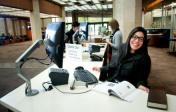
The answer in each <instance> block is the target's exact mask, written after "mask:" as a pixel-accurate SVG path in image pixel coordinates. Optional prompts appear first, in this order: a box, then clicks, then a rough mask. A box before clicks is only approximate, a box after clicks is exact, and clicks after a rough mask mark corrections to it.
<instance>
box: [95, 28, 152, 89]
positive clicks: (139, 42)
mask: <svg viewBox="0 0 176 112" xmlns="http://www.w3.org/2000/svg"><path fill="white" fill-rule="evenodd" d="M150 68H151V60H150V56H149V55H148V49H147V32H146V30H145V29H144V28H143V27H136V28H134V29H133V30H132V31H131V32H130V34H129V36H128V39H127V41H126V43H124V44H122V45H120V47H119V50H118V53H117V57H116V61H115V62H114V63H111V64H108V65H107V66H104V67H102V68H98V67H93V70H94V71H98V72H100V71H101V72H104V71H114V74H113V76H111V77H109V78H108V79H107V80H108V81H112V82H120V81H123V80H126V81H128V82H130V83H132V84H133V85H134V86H135V87H137V88H139V89H142V90H144V91H146V92H149V89H148V83H147V80H148V77H149V73H150Z"/></svg>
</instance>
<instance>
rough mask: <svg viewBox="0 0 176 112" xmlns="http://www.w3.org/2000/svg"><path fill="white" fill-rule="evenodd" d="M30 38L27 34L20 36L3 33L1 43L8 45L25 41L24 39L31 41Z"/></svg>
mask: <svg viewBox="0 0 176 112" xmlns="http://www.w3.org/2000/svg"><path fill="white" fill-rule="evenodd" d="M29 40H30V39H29V38H28V36H27V35H19V36H12V35H10V34H9V35H5V34H2V35H1V36H0V45H7V44H11V43H18V42H24V41H29Z"/></svg>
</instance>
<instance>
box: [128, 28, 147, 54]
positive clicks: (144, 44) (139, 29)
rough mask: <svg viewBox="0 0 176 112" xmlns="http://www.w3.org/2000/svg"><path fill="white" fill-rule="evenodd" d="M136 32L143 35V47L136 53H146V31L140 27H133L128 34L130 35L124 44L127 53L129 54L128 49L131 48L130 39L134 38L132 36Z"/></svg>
mask: <svg viewBox="0 0 176 112" xmlns="http://www.w3.org/2000/svg"><path fill="white" fill-rule="evenodd" d="M136 32H142V33H143V34H144V41H143V45H142V46H141V48H139V49H138V50H137V51H136V52H138V53H148V50H147V31H146V30H145V29H144V28H143V27H141V26H138V27H135V28H134V29H133V30H132V31H131V32H130V34H129V36H128V39H127V41H126V44H127V45H128V49H127V53H128V52H130V49H131V47H130V39H131V38H132V37H133V36H134V34H135V33H136Z"/></svg>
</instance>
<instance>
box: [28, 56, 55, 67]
mask: <svg viewBox="0 0 176 112" xmlns="http://www.w3.org/2000/svg"><path fill="white" fill-rule="evenodd" d="M47 58H48V56H47V57H46V58H43V59H39V58H35V57H29V58H27V60H32V59H33V60H36V61H38V62H39V63H41V64H44V65H50V64H51V63H52V60H51V59H50V62H49V63H44V62H41V61H43V60H46V59H47Z"/></svg>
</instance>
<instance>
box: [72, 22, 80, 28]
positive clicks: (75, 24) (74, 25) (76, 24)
mask: <svg viewBox="0 0 176 112" xmlns="http://www.w3.org/2000/svg"><path fill="white" fill-rule="evenodd" d="M79 25H80V23H78V22H77V21H75V22H73V23H72V27H79Z"/></svg>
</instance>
